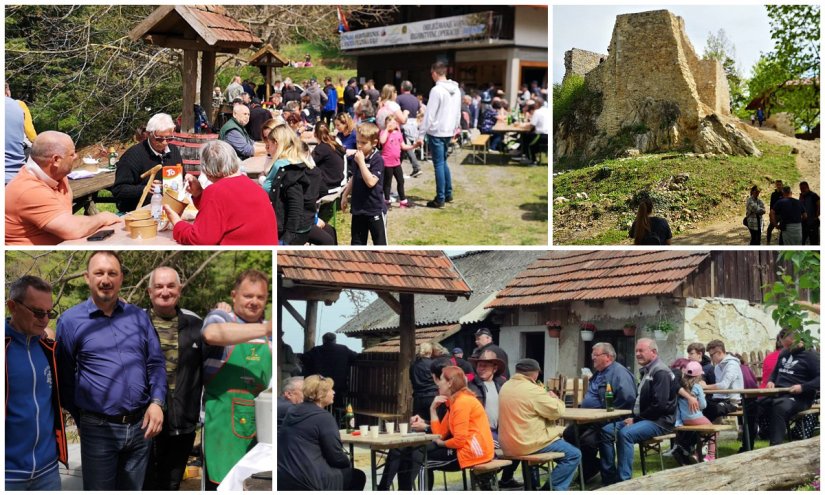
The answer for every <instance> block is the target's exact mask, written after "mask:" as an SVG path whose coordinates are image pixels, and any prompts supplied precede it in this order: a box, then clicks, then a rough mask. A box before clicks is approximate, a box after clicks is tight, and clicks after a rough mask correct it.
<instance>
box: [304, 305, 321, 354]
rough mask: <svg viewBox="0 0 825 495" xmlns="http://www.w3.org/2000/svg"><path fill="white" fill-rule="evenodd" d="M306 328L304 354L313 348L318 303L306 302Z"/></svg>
mask: <svg viewBox="0 0 825 495" xmlns="http://www.w3.org/2000/svg"><path fill="white" fill-rule="evenodd" d="M306 322H307V326H306V328H305V329H304V352H307V351H308V350H310V349H312V348H313V347H315V332H316V331H317V326H318V301H307V315H306Z"/></svg>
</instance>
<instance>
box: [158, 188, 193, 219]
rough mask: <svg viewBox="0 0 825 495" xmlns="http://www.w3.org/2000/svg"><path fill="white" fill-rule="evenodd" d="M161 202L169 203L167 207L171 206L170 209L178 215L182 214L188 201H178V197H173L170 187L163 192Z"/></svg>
mask: <svg viewBox="0 0 825 495" xmlns="http://www.w3.org/2000/svg"><path fill="white" fill-rule="evenodd" d="M163 204H165V205H169V208H172V211H174V212H175V213H177V214H178V215H183V210H185V209H186V206H187V205H188V204H189V203H185V202H183V201H179V200H178V198H176V197H175V193H174V192H172V190H171V189H167V190H166V191H165V192H164V193H163Z"/></svg>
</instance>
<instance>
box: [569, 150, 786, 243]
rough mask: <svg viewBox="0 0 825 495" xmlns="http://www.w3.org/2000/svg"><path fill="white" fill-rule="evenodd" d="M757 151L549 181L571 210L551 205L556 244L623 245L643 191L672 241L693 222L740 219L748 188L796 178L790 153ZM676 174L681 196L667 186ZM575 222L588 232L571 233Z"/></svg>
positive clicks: (647, 161)
mask: <svg viewBox="0 0 825 495" xmlns="http://www.w3.org/2000/svg"><path fill="white" fill-rule="evenodd" d="M758 147H759V149H760V150H762V152H763V155H762V156H761V157H759V158H756V157H747V156H719V157H713V158H699V157H696V156H686V155H684V154H682V153H660V154H649V155H643V156H641V157H638V158H633V159H613V160H605V161H603V162H600V163H598V164H596V165H593V166H590V167H585V168H580V169H576V170H569V171H567V172H565V173H563V174H561V175H558V176H556V177H554V184H553V186H554V198H558V197H565V198H567V199H569V200H570V202H569V203H565V204H563V205H554V206H555V207H554V212H553V215H554V217H553V218H554V231H555V232H557V234H556V235H555V242H557V243H563V244H612V243H615V242H616V241H617V240H621V239H624V238H626V236H627V229H626V226H627V224H629V223H631V222H632V221H633V218H634V217H635V213H636V211H635V210H636V207H637V203H636V202H635V199H636V195H637V194H638V193H639V192H641V191H649V192H650V194H651V196H652V198H653V200H654V205H653V208H654V214H655V215H659V216H663V217H665V218H667V219H668V221H669V222H670V225H671V228H672V229H673V230H674V234H676V233H678V232H679V231H681V230H682V228H683V227H684V226H686V225H690V224H692V223H693V222H696V221H699V220H708V219H713V218H715V217H717V216H720V215H721V214H722V213H726V212H727V211H724V212H723V211H722V210H723V209H725V210H727V209H729V208H736V209H737V210H743V211H744V202H745V199H746V198H747V195H748V191H749V190H750V187H751V186H752V185H754V184H755V185H759V186H760V187H761V188H762V189H764V190H769V183H770V182H772V181H773V180H775V179H777V178H781V179H783V180H785V181H786V182H796V180H797V179H798V178H799V174H798V171H797V169H796V165H795V160H794V155H791V154H790V150H791V148H790V147H787V146H777V145H771V144H768V143H764V142H762V143H758ZM680 173H687V174H689V176H690V177H689V179H688V181H687V183H686V184H684V188H682V189H679V190H673V189H671V188H670V187H669V183H670V178H671V177H672V176H675V175H677V174H680ZM579 192H586V193H587V194H588V195H589V198H588V199H586V200H582V199H575V194H576V193H579ZM763 200H766V198H763ZM583 214H584V215H586V216H584V217H583ZM575 222H584V223H585V224H587V228H586V229H581V228H571V225H573V224H575ZM565 227H567V228H568V230H565ZM584 230H586V232H585V231H584Z"/></svg>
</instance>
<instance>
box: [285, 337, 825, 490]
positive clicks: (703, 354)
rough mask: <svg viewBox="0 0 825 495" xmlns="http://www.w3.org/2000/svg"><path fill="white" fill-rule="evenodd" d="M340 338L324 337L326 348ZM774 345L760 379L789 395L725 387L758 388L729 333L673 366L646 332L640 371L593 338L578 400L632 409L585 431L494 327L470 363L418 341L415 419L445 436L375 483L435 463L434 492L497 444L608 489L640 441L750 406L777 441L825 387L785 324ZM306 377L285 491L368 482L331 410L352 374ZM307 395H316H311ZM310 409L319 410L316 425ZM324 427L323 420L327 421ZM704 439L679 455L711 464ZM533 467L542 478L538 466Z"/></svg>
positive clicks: (688, 437)
mask: <svg viewBox="0 0 825 495" xmlns="http://www.w3.org/2000/svg"><path fill="white" fill-rule="evenodd" d="M331 338H332V337H325V344H324V345H328V342H327V339H331ZM776 342H777V349H776V351H775V352H773V353H771V354H769V355H768V356H767V357H766V358H765V361H764V368H763V377H762V383H761V388H775V387H776V388H789V392H788V393H784V394H780V395H772V396H770V397H761V398H743V397H742V396H741V395H739V394H737V393H726V392H725V391H726V390H731V391H732V390H739V389H743V388H753V389H756V388H758V387H759V385H758V384H757V383H756V380H755V377H754V376H753V373H752V371H751V370H750V368H749V367H748V366H747V365H746V364H745V363H744V361H743V360H741V359H740V357H737V355H733V354H731V353H729V352H727V350H726V348H725V344H724V342H722V341H721V340H712V341H711V342H709V343H708V344H707V345H705V344H702V343H692V344H690V345H689V346H688V347H687V357H685V358H679V359H677V360H676V361H674V362H673V363H671V364H670V365H668V364H666V363H665V362H664V361H663V360H662V359H661V358H660V356H659V349H658V345H657V343H656V341H655V340H653V339H648V338H641V339H638V340H637V342H636V346H635V359H636V363H637V364H638V366H639V378H638V379H637V378H636V377H634V374H633V372H632V371H631V370H630V369H628V368H627V367H625V366H624V365H623V364H621V363H619V362H618V361H617V360H616V358H617V355H616V350H615V348H614V347H613V346H612V345H611V344H609V343H604V342H602V343H596V344H594V345H593V346H592V351H591V359H592V362H593V368H594V370H593V375H592V377H591V379H590V380H589V384H588V387H587V389H586V390H585V391H584V394H583V398H582V401H581V403H580V404H579V407H580V408H589V409H605V408H606V407H607V402H606V401H607V399H606V396H607V395H612V406H613V407H614V408H616V409H623V410H628V411H631V412H632V413H631V414H630V415H629V417H627V418H623V419H618V420H612V421H607V422H602V423H598V422H596V423H586V424H583V425H580V426H579V432H578V435H577V434H576V432H575V430H574V427H573V426H572V425H570V426H568V427H567V428H564V427H561V426H558V425H559V424H560V423H559V421H560V420H562V419H563V418H564V415H565V410H566V409H565V408H566V405H565V402H564V401H563V400H562V398H559V397H558V396H557V395H556V394H555V393H554V392H553V391H552V390H549V389H548V388H546V387H545V386H544V385H543V384H542V383H541V381H540V380H539V377H540V375H541V372H542V370H541V366H540V364H539V363H538V362H537V361H535V360H533V359H529V358H525V359H520V360H519V361H517V362H516V364H515V373H513V374H510V372H509V371H508V359H507V354H506V352H504V351H503V350H502V349H501V348H500V347H498V346H497V345H496V344H495V343H494V342H493V339H492V332H491V331H490V330H488V329H486V328H481V329H479V330H478V331H477V332H476V349H475V350H474V352H473V353H472V357H470V358H469V361H465V360H464V359H463V358H462V356H463V351H462V350H461V349H460V348H456V349H454V350H453V352H452V353H449V352H448V351H447V350H446V349H444V348H443V347H442V346H441V345H439V344H436V343H422V344H419V346H418V351H417V355H416V359H415V361H414V362H413V363H412V364H411V366H410V370H409V377H410V380H411V382H412V399H413V402H412V412H413V416H412V417H411V418H410V420H409V428H410V429H411V430H412V431H419V432H429V433H434V434H437V435H439V438H438V439H436V440H434V441H433V442H432V443H431V444H429V445H427V446H426V459H427V460H426V463H425V461H424V454H423V452H422V451H421V449H419V448H413V447H407V448H400V449H392V450H390V452H389V453H388V454H387V458H386V463H385V465H384V470H383V474H382V475H381V479H380V482H379V483H378V485H377V486H378V488H379V490H390V489H391V488H392V486H393V484H394V483H395V482H396V481H397V483H398V489H399V490H412V489H413V480H414V478H415V477H416V476H417V475H418V473H419V472H420V471H421V470H427V471H428V473H429V476H428V480H429V487H428V488H429V489H432V486H433V472H434V471H457V470H460V469H464V468H468V467H472V466H475V465H478V464H484V463H486V462H489V461H491V460H492V459H493V458H494V457H495V449H501V450H502V451H503V453H504V454H505V455H506V456H511V457H512V456H524V455H529V454H536V453H545V452H556V453H560V454H562V457H561V458H559V459H557V460H556V461H555V464H556V465H555V467H554V469H553V470H552V473H551V475H550V476H551V480H550V481H551V482H552V487H553V489H555V490H567V489H568V488H569V487H570V484H571V483H572V482H573V480H574V478H575V475H576V470H577V468H578V467H579V464H580V463H581V466H582V470H583V474H584V478H585V480H586V482H587V483H588V484H589V485H590V486H594V483H597V480H596V477H597V476H600V483H601V485H602V486H609V485H612V484H614V483H618V482H621V481H625V480H629V479H631V478H632V476H633V461H634V455H635V454H634V452H635V446H636V444H638V443H640V442H643V441H645V440H648V439H651V438H653V437H656V436H660V435H665V434H668V433H671V432H673V431H674V430H675V429H676V428H677V427H679V426H682V425H704V424H710V423H711V422H713V421H714V420H716V419H717V418H720V417H722V416H726V415H729V414H731V413H733V412H735V411H737V410H739V409H741V408H747V412H748V414H747V417H748V426H749V429H748V430H747V431H748V432H749V435H750V436H751V438H750V441H751V443H750V445H753V440H754V439H755V438H756V436H757V435H761V436H764V437H766V438H768V439H769V441H770V444H771V445H777V444H780V443H783V442H785V441H786V436H785V431H786V425H787V422H788V420H789V419H790V418H791V417H793V415H795V414H796V413H797V412H799V411H802V410H805V409H808V408H809V407H810V406H811V404H812V403H813V401H814V397H815V395H816V393H817V392H818V390H819V356H818V354H817V353H816V352H815V351H813V350H810V349H806V348H805V346H804V344H802V343H800V342H798V341H797V340H795V336H794V332H792V331H789V330H782V331H781V332H780V333H779V334H778V335H777V338H776ZM347 351H348V353H347V354H350V353H352V351H349V350H347ZM343 355H344V353H342V356H343ZM341 369H346V366H343V367H341ZM315 371H317V370H315ZM305 375H306V377H305V378H304V377H285V378H284V381H283V389H282V395H281V397H280V398H279V400H278V406H277V407H278V421H279V426H280V428H279V429H278V445H279V449H278V477H279V488H284V487H288V489H293V490H299V489H300V490H320V489H332V490H361V489H363V487H364V485H365V479H366V478H365V475H364V473H363V472H361V471H359V470H358V469H354V468H353V467H352V464H351V462H349V459H347V457H346V456H345V455H343V456H342V454H341V452H342V449H343V446H342V443H341V439H340V436H339V435H337V433H336V430H337V429H338V425H339V423H338V422H337V421H336V419H335V417H334V416H333V414H332V413H330V412H328V411H325V410H324V409H323V408H324V407H325V405H329V404H330V403H332V401H333V396H334V397H335V400H336V402H339V403H340V404H343V403H344V401H341V400H340V397H341V395H345V394H346V388H336V386H335V384H337V383H338V381H337V380H339V379H341V378H343V377H340V378H338V379H336V380H335V381H334V380H331V379H329V378H324V376H326V375H322V374H308V375H307V374H305ZM319 382H321V383H325V382H328V384H326V385H323V386H325V387H327V388H325V390H326V392H325V393H326V394H327V395H328V399H327V400H323V401H319V400H318V397H321V395H319V394H317V393H316V392H315V390H316V388H317V387H318V386H319V385H318V384H319ZM308 393H309V394H312V397H313V398H307V394H308ZM307 402H312V403H314V405H307ZM307 415H311V416H312V417H313V418H314V419H313V420H312V422H311V423H308V420H307V417H308V416H307ZM321 424H323V425H325V426H324V427H323V428H322V427H320V426H318V425H321ZM697 441H698V437H697V435H696V434H694V433H690V432H682V431H678V430H677V436H676V440H675V442H674V446H673V448H672V450H671V455H673V457H674V458H675V459H676V460H677V461H678V462H679V463H681V464H695V463H697V462H702V461H704V462H712V461H713V460H714V459H715V456H716V442H715V440H712V441H711V442H710V443H709V445H708V453H707V455H704V456H703V457H702V458H697V457H696V456H695V455H694V452H696V448H695V447H696V442H697ZM743 445H744V444H743ZM742 450H744V447H743V449H742ZM516 467H517V464H512V465H511V466H509V467H507V468H504V469H503V470H502V474H501V482H500V483H499V486H500V487H501V488H508V489H513V488H516V489H517V488H521V487H522V486H523V484H522V483H521V482H519V481H518V480H516V479H514V477H513V474H514V472H515V471H516ZM491 476H495V474H492V475H486V476H481V479H480V483H481V486H482V487H486V488H487V489H490V488H491V487H492V486H493V485H492V479H491ZM530 476H531V477H532V479H531V482H532V484H533V486H534V487H537V486H538V482H539V475H538V471H537V469H536V468H533V469H532V470H531V471H530ZM282 481H283V483H284V485H281V482H282ZM542 488H543V489H546V488H548V486H544V487H542Z"/></svg>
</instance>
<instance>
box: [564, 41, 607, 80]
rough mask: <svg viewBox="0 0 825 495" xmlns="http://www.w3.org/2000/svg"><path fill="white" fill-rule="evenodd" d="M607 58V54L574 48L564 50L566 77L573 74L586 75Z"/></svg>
mask: <svg viewBox="0 0 825 495" xmlns="http://www.w3.org/2000/svg"><path fill="white" fill-rule="evenodd" d="M606 58H607V55H604V54H602V53H596V52H589V51H587V50H581V49H579V48H573V49H571V50H567V51H566V52H564V79H567V78H568V77H570V76H571V75H573V74H575V75H579V76H584V75H586V74H587V73H588V72H590V71H591V70H593V69H595V68H596V67H598V65H599V64H600V63H601V62H603V61H604V60H605V59H606Z"/></svg>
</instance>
